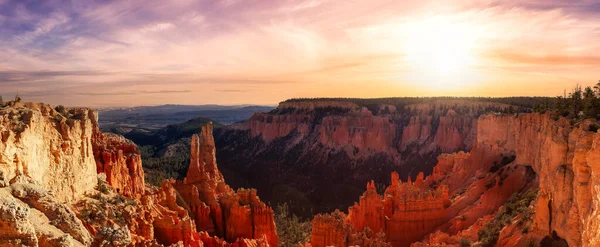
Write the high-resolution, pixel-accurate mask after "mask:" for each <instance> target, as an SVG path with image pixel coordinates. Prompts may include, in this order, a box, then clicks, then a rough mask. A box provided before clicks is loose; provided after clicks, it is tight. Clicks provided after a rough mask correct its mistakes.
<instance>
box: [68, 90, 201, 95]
mask: <svg viewBox="0 0 600 247" xmlns="http://www.w3.org/2000/svg"><path fill="white" fill-rule="evenodd" d="M191 92H192V91H191V90H159V91H133V92H105V93H92V92H82V93H77V94H78V95H84V96H120V95H140V94H181V93H191Z"/></svg>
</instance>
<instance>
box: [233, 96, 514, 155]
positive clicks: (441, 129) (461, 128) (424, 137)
mask: <svg viewBox="0 0 600 247" xmlns="http://www.w3.org/2000/svg"><path fill="white" fill-rule="evenodd" d="M505 107H507V105H503V104H496V103H486V102H471V101H457V100H439V101H434V102H432V103H427V104H415V105H409V106H406V107H405V108H406V110H407V111H409V112H410V115H409V117H410V121H409V123H408V125H406V126H403V124H402V123H400V122H397V120H395V118H394V116H397V115H398V114H400V113H398V112H397V111H396V107H395V106H391V105H380V106H379V109H378V110H377V111H376V113H377V115H374V114H373V112H371V111H369V110H368V109H367V108H365V107H360V106H358V105H356V104H354V103H350V102H343V101H306V102H304V101H298V102H282V103H280V104H279V107H278V108H277V111H278V112H279V113H275V114H272V113H257V114H255V115H254V116H252V117H251V118H250V119H249V120H248V122H247V126H246V128H247V129H249V130H250V133H251V136H259V135H260V136H262V138H263V139H264V140H265V141H267V142H268V141H272V140H273V139H276V138H280V137H284V136H286V135H288V134H290V133H292V132H293V131H296V132H297V133H298V134H299V135H300V136H301V137H303V138H304V137H307V136H309V135H315V136H317V137H318V140H320V143H321V144H323V145H325V146H327V147H331V148H335V149H340V148H344V147H347V146H349V147H352V148H358V149H359V150H364V149H370V150H372V151H374V152H392V151H393V150H395V149H396V146H398V147H400V150H401V151H405V150H406V149H407V148H408V147H409V146H410V145H414V144H417V145H425V144H426V145H425V146H426V148H425V149H421V150H420V152H421V153H427V152H432V151H434V150H437V149H438V148H439V149H441V150H442V151H456V150H459V149H461V148H464V149H467V150H468V149H470V148H471V147H472V144H473V143H474V141H475V136H476V130H477V118H476V116H477V115H479V114H481V113H483V112H486V111H489V110H490V109H498V110H500V109H503V108H505ZM331 108H337V109H343V110H346V111H347V112H346V113H343V114H336V115H329V116H325V117H324V118H323V119H322V121H319V122H320V123H319V124H318V125H317V126H313V125H314V123H313V122H314V121H313V120H314V119H313V118H315V116H312V115H311V114H312V112H313V111H315V110H318V109H331ZM386 109H387V110H386ZM453 109H456V110H461V114H458V113H456V111H454V110H453ZM432 121H436V122H437V123H439V124H437V125H436V129H433V128H434V126H433V125H432ZM232 128H236V129H239V128H240V126H239V125H236V126H234V127H232ZM399 129H403V131H402V132H401V133H402V137H401V138H400V139H398V138H396V133H397V132H398V130H399ZM398 140H399V142H398V143H395V142H397V141H398Z"/></svg>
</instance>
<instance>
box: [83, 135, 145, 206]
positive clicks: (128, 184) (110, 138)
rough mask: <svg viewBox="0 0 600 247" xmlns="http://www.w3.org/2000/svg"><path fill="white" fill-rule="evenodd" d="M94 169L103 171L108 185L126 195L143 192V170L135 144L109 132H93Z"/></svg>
mask: <svg viewBox="0 0 600 247" xmlns="http://www.w3.org/2000/svg"><path fill="white" fill-rule="evenodd" d="M92 145H93V150H94V158H95V160H96V170H97V172H98V173H105V174H106V180H107V182H108V184H109V185H111V186H112V187H113V188H115V189H116V190H117V192H120V193H122V194H123V195H126V196H130V197H131V196H135V195H142V194H144V190H145V186H144V170H143V169H142V157H141V155H140V153H139V151H137V146H136V145H135V144H134V143H133V142H131V141H129V140H127V139H125V138H124V137H122V136H118V135H115V134H111V133H100V132H97V133H95V136H94V141H93V143H92Z"/></svg>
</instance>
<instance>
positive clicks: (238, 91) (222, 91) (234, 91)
mask: <svg viewBox="0 0 600 247" xmlns="http://www.w3.org/2000/svg"><path fill="white" fill-rule="evenodd" d="M215 91H217V92H221V93H246V92H250V90H242V89H217V90H215Z"/></svg>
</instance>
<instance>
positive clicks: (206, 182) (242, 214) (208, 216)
mask: <svg viewBox="0 0 600 247" xmlns="http://www.w3.org/2000/svg"><path fill="white" fill-rule="evenodd" d="M212 131H213V130H212V123H208V124H207V125H206V126H204V127H203V128H202V132H201V133H200V134H199V135H194V136H193V137H192V143H191V147H192V150H191V152H192V153H191V159H190V167H189V170H188V175H187V177H186V178H185V180H184V181H183V182H178V183H175V184H174V187H175V190H176V191H177V192H178V193H179V194H180V195H181V197H182V198H183V201H185V202H186V205H187V206H188V207H189V210H190V211H191V212H192V217H193V219H194V220H195V222H196V224H197V225H196V228H197V230H198V231H207V232H208V233H209V234H215V235H216V236H219V237H222V238H224V239H225V240H227V241H229V242H233V241H236V239H238V238H247V239H259V238H262V237H263V236H265V237H266V239H267V240H268V242H269V244H270V245H271V246H277V242H278V237H277V233H276V230H275V223H274V220H273V210H272V209H271V208H270V207H268V206H266V205H265V204H264V203H263V202H261V201H260V199H259V198H258V196H257V195H256V191H255V190H243V189H242V190H238V191H237V192H235V191H233V190H232V189H231V188H230V187H229V186H228V185H227V184H225V182H224V179H223V175H222V174H221V172H220V171H219V170H218V168H217V163H216V157H215V144H214V139H213V136H212Z"/></svg>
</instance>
